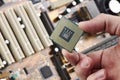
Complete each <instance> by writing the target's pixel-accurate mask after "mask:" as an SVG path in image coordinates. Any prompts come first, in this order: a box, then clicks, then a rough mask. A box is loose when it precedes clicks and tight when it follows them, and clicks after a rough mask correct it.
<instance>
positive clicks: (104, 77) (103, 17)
mask: <svg viewBox="0 0 120 80" xmlns="http://www.w3.org/2000/svg"><path fill="white" fill-rule="evenodd" d="M79 27H80V28H81V29H82V30H84V31H86V32H88V33H91V34H95V33H97V32H101V31H103V32H108V33H110V34H115V35H119V36H120V17H117V16H112V15H107V14H100V15H99V16H97V17H96V18H94V19H92V20H90V21H85V22H80V23H79ZM63 55H64V56H65V57H66V58H67V59H68V61H69V62H70V63H71V64H73V65H74V66H75V71H76V73H77V75H78V76H79V78H80V80H120V43H118V44H117V45H115V46H112V47H110V48H107V49H105V50H100V51H96V52H91V53H88V54H87V55H85V54H82V53H77V52H75V51H73V52H72V53H69V52H68V51H66V50H63Z"/></svg>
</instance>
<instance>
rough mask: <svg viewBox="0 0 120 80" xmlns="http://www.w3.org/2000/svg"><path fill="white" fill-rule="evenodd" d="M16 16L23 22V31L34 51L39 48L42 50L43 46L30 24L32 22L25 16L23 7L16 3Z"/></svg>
mask: <svg viewBox="0 0 120 80" xmlns="http://www.w3.org/2000/svg"><path fill="white" fill-rule="evenodd" d="M14 10H15V12H16V14H17V16H19V17H20V18H21V19H22V21H23V24H24V25H25V30H24V31H25V33H26V34H27V37H28V38H29V40H30V43H31V45H32V47H33V48H34V50H35V52H38V51H40V50H42V49H43V48H44V47H43V45H42V43H41V41H40V39H39V37H38V35H37V33H36V31H35V29H34V27H33V25H32V23H31V22H30V19H29V17H28V16H27V13H26V11H25V9H24V8H23V6H22V5H18V6H16V7H15V8H14Z"/></svg>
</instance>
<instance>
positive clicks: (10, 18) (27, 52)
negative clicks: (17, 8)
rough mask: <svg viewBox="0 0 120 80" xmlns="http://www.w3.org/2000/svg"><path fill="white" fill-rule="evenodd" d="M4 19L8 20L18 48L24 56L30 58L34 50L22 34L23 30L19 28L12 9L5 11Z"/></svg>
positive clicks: (23, 33)
mask: <svg viewBox="0 0 120 80" xmlns="http://www.w3.org/2000/svg"><path fill="white" fill-rule="evenodd" d="M4 13H5V16H6V18H7V19H8V22H9V24H10V25H11V28H12V29H13V31H14V33H15V36H16V38H17V40H18V42H19V43H20V46H21V48H22V50H23V52H24V53H25V55H26V56H30V55H32V54H33V53H34V50H33V48H32V46H31V44H30V42H29V40H28V38H27V36H26V34H25V32H24V30H23V29H21V28H20V23H19V21H18V20H17V16H16V14H15V12H14V9H13V8H10V9H7V10H5V11H4Z"/></svg>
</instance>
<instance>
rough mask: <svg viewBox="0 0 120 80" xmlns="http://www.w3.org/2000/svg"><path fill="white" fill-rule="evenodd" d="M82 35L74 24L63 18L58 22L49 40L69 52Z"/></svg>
mask: <svg viewBox="0 0 120 80" xmlns="http://www.w3.org/2000/svg"><path fill="white" fill-rule="evenodd" d="M83 33H84V32H83V31H82V30H81V29H80V28H79V27H78V26H77V25H76V24H74V23H73V22H71V21H70V20H68V19H66V18H65V17H63V18H62V19H61V20H60V21H59V22H58V24H57V26H56V28H55V30H54V31H53V33H52V35H51V37H50V39H51V40H53V42H55V43H56V44H58V45H60V46H61V47H63V48H65V49H67V50H68V51H70V52H71V51H72V50H73V49H74V47H75V45H76V43H77V42H78V40H79V38H80V37H81V36H82V35H83Z"/></svg>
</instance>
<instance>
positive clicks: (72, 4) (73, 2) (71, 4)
mask: <svg viewBox="0 0 120 80" xmlns="http://www.w3.org/2000/svg"><path fill="white" fill-rule="evenodd" d="M76 5H77V2H76V1H72V2H71V3H70V4H69V5H67V8H72V7H74V6H76Z"/></svg>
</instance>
